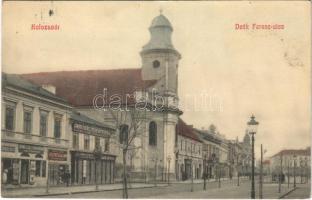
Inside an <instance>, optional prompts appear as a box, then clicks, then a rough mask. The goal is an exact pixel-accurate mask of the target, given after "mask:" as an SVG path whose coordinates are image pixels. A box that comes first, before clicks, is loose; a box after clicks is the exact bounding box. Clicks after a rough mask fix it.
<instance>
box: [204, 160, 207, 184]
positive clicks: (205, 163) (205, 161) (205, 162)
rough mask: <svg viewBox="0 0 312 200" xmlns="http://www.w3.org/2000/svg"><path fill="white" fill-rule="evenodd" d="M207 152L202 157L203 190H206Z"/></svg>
mask: <svg viewBox="0 0 312 200" xmlns="http://www.w3.org/2000/svg"><path fill="white" fill-rule="evenodd" d="M206 165H207V154H205V157H204V190H206V179H207V169H206V168H207V166H206Z"/></svg>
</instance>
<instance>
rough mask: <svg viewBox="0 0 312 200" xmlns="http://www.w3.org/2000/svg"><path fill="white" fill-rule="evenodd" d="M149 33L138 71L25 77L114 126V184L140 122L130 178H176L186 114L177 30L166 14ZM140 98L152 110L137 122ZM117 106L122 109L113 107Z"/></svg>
mask: <svg viewBox="0 0 312 200" xmlns="http://www.w3.org/2000/svg"><path fill="white" fill-rule="evenodd" d="M149 32H150V40H149V41H148V42H147V44H145V45H144V46H143V48H142V50H141V52H140V55H141V61H142V65H141V67H140V68H136V69H111V70H87V71H58V72H41V73H32V74H23V75H22V76H23V77H24V78H26V79H28V80H29V81H32V82H33V83H35V84H37V85H53V86H54V87H55V89H56V91H55V92H56V95H57V96H59V97H62V98H64V99H66V100H67V101H68V102H69V103H70V104H71V105H72V106H73V107H74V108H75V110H76V111H78V112H79V113H81V114H83V115H85V116H88V117H89V118H91V119H94V120H96V121H99V122H101V123H103V124H107V125H108V126H111V127H115V129H116V130H117V131H116V134H113V135H112V136H111V139H110V147H111V152H112V154H113V155H115V156H116V163H115V168H116V169H115V170H114V173H115V174H114V176H115V177H116V180H118V179H120V178H121V176H122V163H123V159H122V157H123V156H122V147H123V146H122V145H123V140H124V139H125V138H126V139H128V140H130V138H131V134H133V133H132V131H133V130H134V129H133V124H134V121H136V122H137V121H138V120H139V122H140V123H137V124H135V125H137V127H136V129H135V130H136V132H137V133H138V134H136V136H135V137H134V138H133V141H132V143H131V144H132V145H131V148H130V150H129V151H128V152H127V157H126V159H127V166H128V168H129V170H128V171H129V176H130V178H132V180H134V179H140V180H142V179H145V180H151V179H152V180H153V179H154V178H155V177H157V179H159V180H167V178H170V179H175V178H176V169H177V167H176V166H175V165H176V159H177V158H176V155H177V154H176V148H175V143H176V140H177V139H176V137H177V134H176V130H177V124H178V121H179V116H180V115H181V114H182V111H181V110H180V109H179V107H178V101H179V98H178V69H179V60H180V59H181V55H180V53H179V52H178V51H177V50H176V49H175V47H174V45H173V44H172V40H171V36H172V32H173V27H172V25H171V23H170V21H169V20H168V19H167V18H166V17H165V16H164V15H163V14H162V13H161V14H160V15H158V16H157V17H155V18H154V19H153V20H152V23H151V25H150V27H149ZM142 99H143V103H145V105H148V106H149V107H148V109H147V108H146V109H141V110H140V111H139V115H137V116H139V117H137V118H136V119H135V120H133V119H131V117H133V113H132V111H133V109H134V105H135V104H136V103H138V102H142ZM116 102H119V104H118V103H116ZM117 105H119V106H120V107H119V109H112V108H111V107H112V106H113V107H114V108H116V106H117ZM136 112H137V110H136ZM119 116H120V117H119ZM131 128H132V130H131ZM155 173H156V174H155ZM155 175H156V176H155Z"/></svg>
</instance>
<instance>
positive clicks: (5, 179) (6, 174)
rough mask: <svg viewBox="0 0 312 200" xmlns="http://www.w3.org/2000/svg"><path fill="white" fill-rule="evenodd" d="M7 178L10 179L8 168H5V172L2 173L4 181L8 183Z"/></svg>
mask: <svg viewBox="0 0 312 200" xmlns="http://www.w3.org/2000/svg"><path fill="white" fill-rule="evenodd" d="M7 180H8V170H7V169H5V170H3V174H2V183H3V184H6V183H7Z"/></svg>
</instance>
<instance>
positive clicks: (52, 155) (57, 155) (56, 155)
mask: <svg viewBox="0 0 312 200" xmlns="http://www.w3.org/2000/svg"><path fill="white" fill-rule="evenodd" d="M48 159H49V160H56V161H66V160H67V152H66V151H58V150H51V149H49V151H48Z"/></svg>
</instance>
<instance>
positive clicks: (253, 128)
mask: <svg viewBox="0 0 312 200" xmlns="http://www.w3.org/2000/svg"><path fill="white" fill-rule="evenodd" d="M258 125H259V122H257V121H256V120H255V116H254V115H252V116H251V118H250V121H249V122H247V131H248V133H249V134H250V135H251V198H252V199H255V198H256V192H255V150H254V149H255V136H254V135H255V134H256V132H257V128H258Z"/></svg>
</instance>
